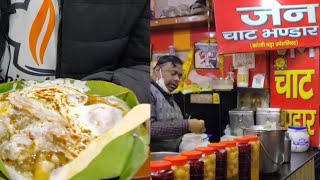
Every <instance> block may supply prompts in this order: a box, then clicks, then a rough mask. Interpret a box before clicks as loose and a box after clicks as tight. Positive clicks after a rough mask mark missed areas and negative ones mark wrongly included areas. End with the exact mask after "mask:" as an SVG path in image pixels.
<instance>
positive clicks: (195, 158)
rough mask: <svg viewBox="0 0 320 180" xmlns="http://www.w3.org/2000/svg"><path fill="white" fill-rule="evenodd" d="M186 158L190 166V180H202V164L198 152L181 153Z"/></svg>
mask: <svg viewBox="0 0 320 180" xmlns="http://www.w3.org/2000/svg"><path fill="white" fill-rule="evenodd" d="M181 154H182V155H183V156H186V157H187V158H188V163H189V164H190V180H203V176H204V162H203V159H202V158H201V155H202V153H201V152H199V151H185V152H182V153H181Z"/></svg>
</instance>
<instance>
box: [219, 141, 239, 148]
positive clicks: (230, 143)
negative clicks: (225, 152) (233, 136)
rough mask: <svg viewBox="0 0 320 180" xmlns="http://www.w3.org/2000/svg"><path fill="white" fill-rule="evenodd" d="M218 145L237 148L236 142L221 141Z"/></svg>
mask: <svg viewBox="0 0 320 180" xmlns="http://www.w3.org/2000/svg"><path fill="white" fill-rule="evenodd" d="M220 143H222V144H225V145H226V147H235V146H237V142H236V141H221V142H220Z"/></svg>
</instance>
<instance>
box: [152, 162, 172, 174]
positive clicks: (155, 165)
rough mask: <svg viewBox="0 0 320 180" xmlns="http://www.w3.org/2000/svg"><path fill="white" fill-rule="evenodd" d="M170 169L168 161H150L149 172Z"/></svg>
mask: <svg viewBox="0 0 320 180" xmlns="http://www.w3.org/2000/svg"><path fill="white" fill-rule="evenodd" d="M169 169H171V162H170V161H151V162H150V170H151V171H153V172H154V171H162V170H169Z"/></svg>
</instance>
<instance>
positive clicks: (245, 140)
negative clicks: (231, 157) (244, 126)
mask: <svg viewBox="0 0 320 180" xmlns="http://www.w3.org/2000/svg"><path fill="white" fill-rule="evenodd" d="M234 140H235V141H236V142H237V143H241V144H242V143H243V144H246V143H249V138H246V137H241V138H235V139H234Z"/></svg>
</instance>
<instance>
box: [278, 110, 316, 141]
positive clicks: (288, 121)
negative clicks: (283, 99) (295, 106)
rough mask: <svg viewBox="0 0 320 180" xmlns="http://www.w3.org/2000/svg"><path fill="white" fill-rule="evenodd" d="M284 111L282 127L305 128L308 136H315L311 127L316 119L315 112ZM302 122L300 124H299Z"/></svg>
mask: <svg viewBox="0 0 320 180" xmlns="http://www.w3.org/2000/svg"><path fill="white" fill-rule="evenodd" d="M283 111H284V114H285V115H284V117H283V118H284V119H283V121H284V125H285V127H286V128H288V127H289V126H305V127H307V129H308V133H309V135H310V136H313V135H315V131H314V129H313V126H314V124H315V119H316V114H317V111H316V110H283ZM299 121H300V122H299ZM301 121H302V123H301Z"/></svg>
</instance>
